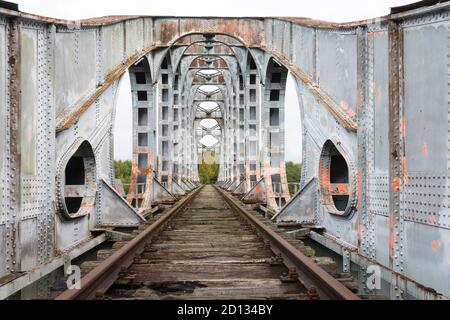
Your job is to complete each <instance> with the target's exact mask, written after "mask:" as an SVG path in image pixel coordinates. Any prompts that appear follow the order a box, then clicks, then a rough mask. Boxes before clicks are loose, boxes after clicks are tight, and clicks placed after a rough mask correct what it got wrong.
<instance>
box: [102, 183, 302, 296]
mask: <svg viewBox="0 0 450 320" xmlns="http://www.w3.org/2000/svg"><path fill="white" fill-rule="evenodd" d="M272 256H273V254H272V252H271V251H270V250H269V249H268V248H267V247H265V246H264V244H263V243H262V241H261V240H260V239H258V237H257V236H256V235H255V233H254V232H253V231H251V230H250V229H249V228H248V227H247V226H245V225H244V224H243V223H242V221H241V220H240V219H239V217H238V216H237V214H236V213H234V212H233V211H232V210H231V209H230V208H229V206H228V205H227V203H226V202H225V201H224V200H223V199H222V197H221V196H220V194H219V193H218V192H217V191H216V190H215V189H214V187H212V186H209V185H208V186H205V187H204V188H203V190H201V191H200V193H199V195H198V196H197V197H196V198H195V199H194V200H193V202H192V203H191V204H190V206H189V207H188V209H187V210H186V211H184V212H183V213H180V214H179V215H178V216H177V217H176V218H174V220H173V221H172V222H171V224H170V225H169V226H167V227H166V229H165V230H164V231H163V232H162V233H161V234H160V236H159V237H158V238H157V239H156V240H155V241H154V242H153V243H152V245H151V246H149V247H148V249H146V250H145V251H144V252H143V253H142V255H141V256H140V258H139V259H138V260H136V261H135V263H134V264H133V266H132V267H131V268H130V272H131V273H135V274H136V278H135V283H138V284H141V285H138V286H137V288H135V289H128V290H125V291H123V290H120V289H119V288H120V287H121V286H120V285H118V284H116V285H115V286H113V287H112V289H111V290H110V291H109V292H107V296H111V297H113V298H124V295H125V296H128V297H133V298H140V299H168V298H173V297H176V298H179V299H184V298H186V299H217V298H224V299H239V298H247V299H248V298H271V299H273V298H278V299H304V298H305V293H306V290H305V288H303V287H302V286H301V285H300V284H299V283H298V282H296V283H283V282H281V281H280V276H281V275H282V274H283V273H287V271H288V270H287V269H286V267H284V266H283V265H280V264H278V265H271V264H269V262H270V260H271V257H272Z"/></svg>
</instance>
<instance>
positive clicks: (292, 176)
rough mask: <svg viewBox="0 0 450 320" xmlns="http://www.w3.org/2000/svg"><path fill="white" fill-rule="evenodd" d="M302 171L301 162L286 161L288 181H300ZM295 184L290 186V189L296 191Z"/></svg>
mask: <svg viewBox="0 0 450 320" xmlns="http://www.w3.org/2000/svg"><path fill="white" fill-rule="evenodd" d="M301 172H302V164H301V163H293V162H292V161H288V162H286V176H287V180H288V183H300V174H301ZM294 190H295V187H294V185H290V186H289V191H290V192H291V193H294Z"/></svg>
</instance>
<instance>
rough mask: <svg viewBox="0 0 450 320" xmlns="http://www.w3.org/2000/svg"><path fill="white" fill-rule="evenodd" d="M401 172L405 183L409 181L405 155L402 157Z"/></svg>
mask: <svg viewBox="0 0 450 320" xmlns="http://www.w3.org/2000/svg"><path fill="white" fill-rule="evenodd" d="M402 173H403V180H404V183H405V184H408V182H409V176H408V167H407V162H406V157H405V156H403V157H402Z"/></svg>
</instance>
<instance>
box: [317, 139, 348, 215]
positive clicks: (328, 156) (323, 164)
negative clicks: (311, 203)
mask: <svg viewBox="0 0 450 320" xmlns="http://www.w3.org/2000/svg"><path fill="white" fill-rule="evenodd" d="M350 174H351V172H350V170H349V165H348V161H347V159H346V155H345V153H344V152H343V150H342V149H341V148H340V147H336V145H335V144H334V143H333V142H332V141H331V140H328V141H327V142H325V144H324V146H323V149H322V154H321V156H320V163H319V178H320V193H321V201H322V203H323V204H324V205H325V207H326V208H327V210H328V211H329V212H330V213H332V214H336V215H341V216H346V215H348V214H350V212H351V209H352V207H353V204H354V199H355V196H354V194H353V190H354V186H353V185H352V183H351V180H350Z"/></svg>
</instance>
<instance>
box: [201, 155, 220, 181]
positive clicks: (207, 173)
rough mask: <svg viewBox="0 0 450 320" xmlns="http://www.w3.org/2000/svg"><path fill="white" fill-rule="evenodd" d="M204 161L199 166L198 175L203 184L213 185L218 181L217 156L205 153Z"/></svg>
mask: <svg viewBox="0 0 450 320" xmlns="http://www.w3.org/2000/svg"><path fill="white" fill-rule="evenodd" d="M201 159H202V161H201V163H200V164H199V165H198V174H199V176H200V180H201V182H202V183H203V184H213V183H215V182H216V181H217V176H218V174H219V165H218V164H217V161H216V160H217V158H216V156H215V155H214V154H213V153H211V152H208V151H205V152H203V155H202V157H201Z"/></svg>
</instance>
